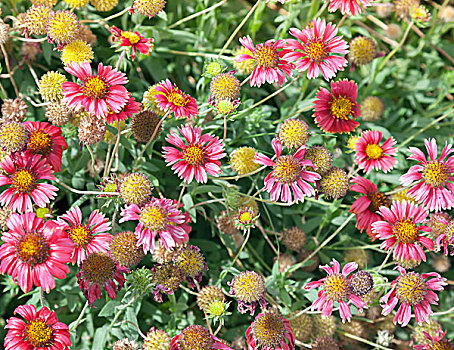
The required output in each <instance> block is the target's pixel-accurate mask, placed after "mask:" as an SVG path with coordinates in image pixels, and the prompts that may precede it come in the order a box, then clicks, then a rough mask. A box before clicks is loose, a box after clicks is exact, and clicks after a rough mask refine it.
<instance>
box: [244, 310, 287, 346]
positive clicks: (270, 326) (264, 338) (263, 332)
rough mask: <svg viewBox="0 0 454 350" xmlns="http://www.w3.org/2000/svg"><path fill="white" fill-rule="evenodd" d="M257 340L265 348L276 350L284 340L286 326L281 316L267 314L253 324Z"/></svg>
mask: <svg viewBox="0 0 454 350" xmlns="http://www.w3.org/2000/svg"><path fill="white" fill-rule="evenodd" d="M252 330H253V333H254V336H255V338H256V339H257V340H258V342H259V344H260V345H262V346H263V347H267V348H271V349H276V348H278V347H279V345H280V343H281V342H282V341H283V340H284V334H285V325H284V322H283V321H282V318H281V317H280V315H279V314H277V313H275V312H272V311H271V312H266V313H264V314H263V315H262V316H260V317H259V318H257V319H256V320H255V321H254V322H253V323H252Z"/></svg>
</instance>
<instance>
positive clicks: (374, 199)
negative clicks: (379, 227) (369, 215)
mask: <svg viewBox="0 0 454 350" xmlns="http://www.w3.org/2000/svg"><path fill="white" fill-rule="evenodd" d="M367 199H369V200H370V202H371V203H370V204H369V207H368V209H369V210H370V211H372V212H374V213H375V212H377V211H378V209H380V207H382V206H385V207H389V201H388V197H386V195H385V194H383V193H381V192H374V193H369V194H368V195H367Z"/></svg>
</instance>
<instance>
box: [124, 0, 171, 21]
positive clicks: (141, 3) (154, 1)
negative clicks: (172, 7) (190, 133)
mask: <svg viewBox="0 0 454 350" xmlns="http://www.w3.org/2000/svg"><path fill="white" fill-rule="evenodd" d="M165 5H166V2H165V0H134V2H133V4H132V7H131V10H132V11H137V12H138V13H140V14H142V15H144V16H148V17H149V18H152V17H154V16H156V15H157V14H158V13H159V12H161V11H162V10H164V7H165Z"/></svg>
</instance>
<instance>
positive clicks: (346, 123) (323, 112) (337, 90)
mask: <svg viewBox="0 0 454 350" xmlns="http://www.w3.org/2000/svg"><path fill="white" fill-rule="evenodd" d="M330 85H331V92H330V91H329V90H327V89H325V88H323V87H322V88H320V91H319V92H318V94H317V99H316V100H315V101H314V105H315V107H314V110H315V112H314V117H315V122H316V123H317V124H318V126H319V127H320V129H322V130H323V131H325V132H331V133H336V132H338V133H349V132H351V131H353V130H355V129H356V127H357V126H358V125H359V123H358V122H357V121H355V120H354V119H356V118H357V117H359V116H360V115H361V111H360V109H359V104H358V103H357V102H356V98H357V97H358V87H357V85H356V83H355V82H354V81H349V80H347V79H344V80H339V81H337V82H333V81H332V82H331V84H330ZM350 118H352V119H350Z"/></svg>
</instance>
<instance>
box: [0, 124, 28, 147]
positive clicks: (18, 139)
mask: <svg viewBox="0 0 454 350" xmlns="http://www.w3.org/2000/svg"><path fill="white" fill-rule="evenodd" d="M29 136H30V135H29V132H28V131H27V129H26V128H25V127H24V126H23V124H20V123H16V122H7V123H5V124H3V125H1V126H0V147H1V148H2V150H3V151H7V152H10V153H13V152H18V151H21V150H23V149H24V148H25V147H26V145H27V141H28V138H29Z"/></svg>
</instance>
